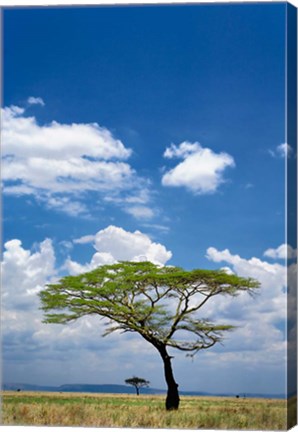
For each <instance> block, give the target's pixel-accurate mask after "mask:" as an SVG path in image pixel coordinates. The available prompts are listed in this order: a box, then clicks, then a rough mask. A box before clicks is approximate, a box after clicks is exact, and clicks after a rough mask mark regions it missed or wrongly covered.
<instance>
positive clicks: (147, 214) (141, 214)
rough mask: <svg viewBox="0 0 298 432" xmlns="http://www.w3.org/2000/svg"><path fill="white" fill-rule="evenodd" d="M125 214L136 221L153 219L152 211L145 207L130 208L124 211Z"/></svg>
mask: <svg viewBox="0 0 298 432" xmlns="http://www.w3.org/2000/svg"><path fill="white" fill-rule="evenodd" d="M124 210H125V211H126V213H128V214H130V215H132V216H133V217H134V218H136V219H142V220H143V219H145V220H148V219H152V218H153V217H154V211H153V210H152V208H150V207H145V206H132V207H126V208H125V209H124Z"/></svg>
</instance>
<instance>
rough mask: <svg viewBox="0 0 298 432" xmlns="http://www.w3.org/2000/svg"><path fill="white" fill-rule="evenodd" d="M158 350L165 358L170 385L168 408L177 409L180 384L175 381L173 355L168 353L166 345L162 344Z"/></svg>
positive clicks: (165, 367) (168, 384)
mask: <svg viewBox="0 0 298 432" xmlns="http://www.w3.org/2000/svg"><path fill="white" fill-rule="evenodd" d="M158 351H159V353H160V355H161V358H162V359H163V364H164V372H165V379H166V383H167V386H168V392H167V398H166V409H167V410H177V409H178V407H179V401H180V398H179V392H178V384H177V383H176V382H175V379H174V375H173V370H172V364H171V357H170V356H169V355H168V353H167V350H166V347H165V346H161V347H159V348H158Z"/></svg>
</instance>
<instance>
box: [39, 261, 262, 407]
mask: <svg viewBox="0 0 298 432" xmlns="http://www.w3.org/2000/svg"><path fill="white" fill-rule="evenodd" d="M258 287H259V283H258V282H257V281H256V280H254V279H250V278H242V277H238V276H237V275H234V274H226V273H225V272H223V271H220V270H200V269H196V270H191V271H186V270H183V269H182V268H179V267H172V266H164V267H160V266H157V265H155V264H152V263H151V262H121V263H117V264H112V265H104V266H101V267H98V268H97V269H95V270H93V271H91V272H88V273H84V274H80V275H78V276H66V277H63V278H62V279H61V280H60V281H59V282H58V283H55V284H49V285H47V286H46V287H45V288H44V290H42V291H41V292H40V299H41V303H42V309H43V310H44V312H45V318H44V322H45V323H60V324H66V323H68V322H70V321H73V320H76V319H78V318H80V317H83V316H85V315H99V316H100V317H103V318H106V320H105V324H106V326H107V329H106V331H105V332H104V334H103V336H106V335H108V334H110V333H112V332H114V331H117V330H122V331H123V332H135V333H138V334H139V335H140V336H141V337H142V338H143V339H145V340H146V341H147V342H148V343H150V344H151V345H152V346H153V347H154V348H155V349H156V350H157V351H158V353H159V354H160V356H161V358H162V361H163V366H164V376H165V381H166V384H167V397H166V409H167V410H172V409H178V406H179V392H178V384H177V383H176V381H175V379H174V375H173V370H172V361H171V360H172V358H173V357H171V356H170V355H169V352H168V349H169V348H176V349H178V350H180V351H184V352H186V353H188V354H189V355H194V354H196V353H197V352H198V351H200V350H203V349H208V348H211V347H212V346H214V345H215V344H216V343H217V342H220V341H221V340H222V338H223V334H224V333H225V332H226V331H229V330H232V329H233V328H234V327H233V326H232V325H227V324H220V323H214V322H212V321H211V320H209V319H207V318H204V317H203V316H202V314H201V313H200V314H199V312H201V309H202V308H203V306H204V305H205V304H206V302H207V301H210V300H211V299H212V298H213V297H214V296H217V295H226V296H231V297H235V296H236V295H237V294H238V293H240V292H241V291H246V292H248V293H253V292H254V291H255V289H256V288H258Z"/></svg>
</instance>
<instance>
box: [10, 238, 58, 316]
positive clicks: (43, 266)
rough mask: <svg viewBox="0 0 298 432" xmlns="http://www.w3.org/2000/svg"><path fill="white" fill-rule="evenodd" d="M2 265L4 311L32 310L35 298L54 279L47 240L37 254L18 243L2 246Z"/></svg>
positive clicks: (48, 241) (53, 263)
mask: <svg viewBox="0 0 298 432" xmlns="http://www.w3.org/2000/svg"><path fill="white" fill-rule="evenodd" d="M4 248H5V250H4V253H3V262H2V274H3V279H2V286H3V305H4V306H5V308H8V309H10V308H13V309H20V308H28V307H29V308H34V307H35V306H36V296H35V294H36V293H37V292H38V291H39V290H40V289H41V288H42V287H43V286H44V285H45V283H46V282H48V280H49V278H51V277H53V276H54V275H55V254H54V249H53V246H52V242H51V240H49V239H46V240H44V241H43V242H42V243H40V245H39V247H38V250H37V251H36V252H31V251H30V250H26V249H24V248H23V246H22V243H21V241H20V240H17V239H14V240H10V241H8V242H6V243H5V244H4Z"/></svg>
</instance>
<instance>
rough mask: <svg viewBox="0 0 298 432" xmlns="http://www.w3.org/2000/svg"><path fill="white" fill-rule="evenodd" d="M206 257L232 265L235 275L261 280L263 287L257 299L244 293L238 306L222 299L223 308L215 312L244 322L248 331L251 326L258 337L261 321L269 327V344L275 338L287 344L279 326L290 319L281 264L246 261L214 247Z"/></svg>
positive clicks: (285, 279)
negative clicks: (274, 336) (287, 316)
mask: <svg viewBox="0 0 298 432" xmlns="http://www.w3.org/2000/svg"><path fill="white" fill-rule="evenodd" d="M206 256H207V258H208V259H209V260H211V261H213V262H216V263H219V262H225V263H227V264H229V265H230V267H231V269H232V271H233V272H234V273H236V274H238V275H239V276H243V277H251V278H254V279H257V280H258V281H259V282H260V284H261V288H260V290H259V294H258V295H257V297H256V298H250V297H248V296H247V295H245V293H241V294H240V295H239V297H238V299H237V300H236V301H235V302H229V301H228V300H227V299H222V301H221V302H220V303H219V304H216V305H214V306H213V307H214V308H215V309H214V310H217V313H219V314H221V315H222V316H225V317H231V318H233V317H234V318H236V319H237V320H239V321H242V322H244V323H245V327H246V328H247V326H248V325H249V326H250V328H253V329H255V332H256V334H258V332H259V330H258V327H259V326H260V320H261V321H262V326H263V325H265V324H266V325H268V332H266V337H267V338H268V340H272V335H276V338H277V340H278V339H279V340H283V334H282V332H281V330H278V328H277V327H276V326H278V324H280V323H281V322H282V321H283V322H284V321H285V319H286V313H287V304H286V301H287V298H286V286H287V268H286V267H285V266H284V265H281V264H279V263H268V262H266V261H262V260H260V259H259V258H256V257H252V258H250V259H245V258H242V257H240V256H239V255H236V254H232V253H231V252H230V251H229V250H228V249H225V250H222V251H219V250H217V249H216V248H214V247H210V248H208V249H207V255H206ZM216 308H218V309H216ZM270 332H271V333H270ZM264 337H265V336H264ZM264 343H265V341H264ZM240 346H241V344H240Z"/></svg>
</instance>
